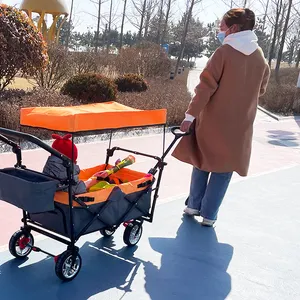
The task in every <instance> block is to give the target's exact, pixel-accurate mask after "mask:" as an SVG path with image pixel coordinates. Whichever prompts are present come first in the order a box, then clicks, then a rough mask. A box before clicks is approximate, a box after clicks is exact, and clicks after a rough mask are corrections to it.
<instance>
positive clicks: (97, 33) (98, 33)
mask: <svg viewBox="0 0 300 300" xmlns="http://www.w3.org/2000/svg"><path fill="white" fill-rule="evenodd" d="M97 5H98V16H97V29H96V35H95V52H98V45H99V37H100V24H101V5H102V0H98V3H97Z"/></svg>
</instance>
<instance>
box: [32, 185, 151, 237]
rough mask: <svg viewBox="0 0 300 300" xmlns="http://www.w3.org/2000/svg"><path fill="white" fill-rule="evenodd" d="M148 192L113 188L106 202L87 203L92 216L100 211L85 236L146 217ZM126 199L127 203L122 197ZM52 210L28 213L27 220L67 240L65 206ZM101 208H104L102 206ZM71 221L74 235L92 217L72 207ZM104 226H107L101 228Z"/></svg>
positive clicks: (66, 207)
mask: <svg viewBox="0 0 300 300" xmlns="http://www.w3.org/2000/svg"><path fill="white" fill-rule="evenodd" d="M151 194H152V193H151V190H148V191H146V190H145V191H140V192H136V193H132V194H129V195H125V194H124V193H123V192H122V191H121V190H120V189H118V188H116V189H115V190H114V191H113V192H112V193H111V195H110V197H109V199H108V200H107V201H106V202H102V203H97V204H90V205H89V208H90V210H91V211H92V212H93V213H97V212H100V211H101V212H100V216H99V219H96V220H94V222H93V223H92V224H91V226H90V227H89V228H88V229H87V230H86V232H85V234H87V233H91V232H94V231H97V230H100V229H103V228H105V227H106V226H107V225H109V226H112V225H117V224H118V222H124V221H129V220H131V219H136V218H139V217H141V216H147V215H148V213H149V210H150V207H151ZM125 196H126V198H127V200H126V199H125V198H124V197H125ZM136 200H138V202H137V204H136V205H134V206H133V208H132V209H131V210H130V212H128V214H127V215H126V216H125V217H124V218H122V216H123V215H124V214H125V213H126V211H127V210H128V209H129V208H130V207H131V206H130V204H131V203H133V202H135V201H136ZM55 206H56V209H55V211H51V212H45V213H40V214H30V219H31V220H32V221H35V222H37V223H39V224H40V225H42V226H43V227H44V228H46V229H48V230H51V231H53V232H56V233H58V234H61V235H63V236H66V237H70V232H71V230H70V209H69V206H68V205H64V204H61V203H56V205H55ZM104 206H105V207H104ZM73 214H74V215H73V216H74V219H73V222H74V231H75V235H77V234H79V233H80V232H81V230H82V229H83V228H84V227H85V226H86V225H87V224H88V223H89V222H90V221H91V220H93V218H94V216H93V215H92V214H91V213H90V212H89V211H88V210H87V209H86V208H84V207H74V208H73ZM105 224H107V225H105Z"/></svg>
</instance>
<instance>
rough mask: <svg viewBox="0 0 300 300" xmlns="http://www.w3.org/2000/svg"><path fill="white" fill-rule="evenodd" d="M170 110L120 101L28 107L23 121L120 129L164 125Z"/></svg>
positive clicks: (59, 128)
mask: <svg viewBox="0 0 300 300" xmlns="http://www.w3.org/2000/svg"><path fill="white" fill-rule="evenodd" d="M166 119H167V112H166V110H165V109H159V110H139V109H134V108H131V107H128V106H125V105H122V104H119V103H117V102H107V103H96V104H88V105H81V106H68V107H29V108H22V109H21V116H20V124H21V125H24V126H30V127H38V128H45V129H49V130H54V131H63V132H81V131H93V130H102V129H120V128H127V127H142V126H151V125H163V124H165V123H166Z"/></svg>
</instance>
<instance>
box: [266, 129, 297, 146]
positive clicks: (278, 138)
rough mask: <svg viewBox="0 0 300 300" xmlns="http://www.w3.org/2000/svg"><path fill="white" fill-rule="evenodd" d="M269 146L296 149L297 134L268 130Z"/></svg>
mask: <svg viewBox="0 0 300 300" xmlns="http://www.w3.org/2000/svg"><path fill="white" fill-rule="evenodd" d="M268 133H269V135H268V138H269V144H271V145H274V146H281V147H298V146H299V135H298V133H295V132H291V131H284V130H269V131H268Z"/></svg>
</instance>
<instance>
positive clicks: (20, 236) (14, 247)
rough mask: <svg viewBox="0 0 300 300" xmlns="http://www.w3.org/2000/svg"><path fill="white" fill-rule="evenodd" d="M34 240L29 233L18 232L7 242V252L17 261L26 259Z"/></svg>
mask: <svg viewBox="0 0 300 300" xmlns="http://www.w3.org/2000/svg"><path fill="white" fill-rule="evenodd" d="M33 244H34V239H33V236H32V234H31V233H27V232H24V231H23V230H18V231H17V232H15V233H14V234H13V236H12V237H11V238H10V240H9V252H10V253H11V255H13V256H14V257H16V258H18V259H22V258H25V257H27V256H28V255H29V254H30V252H31V251H32V247H33Z"/></svg>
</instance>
